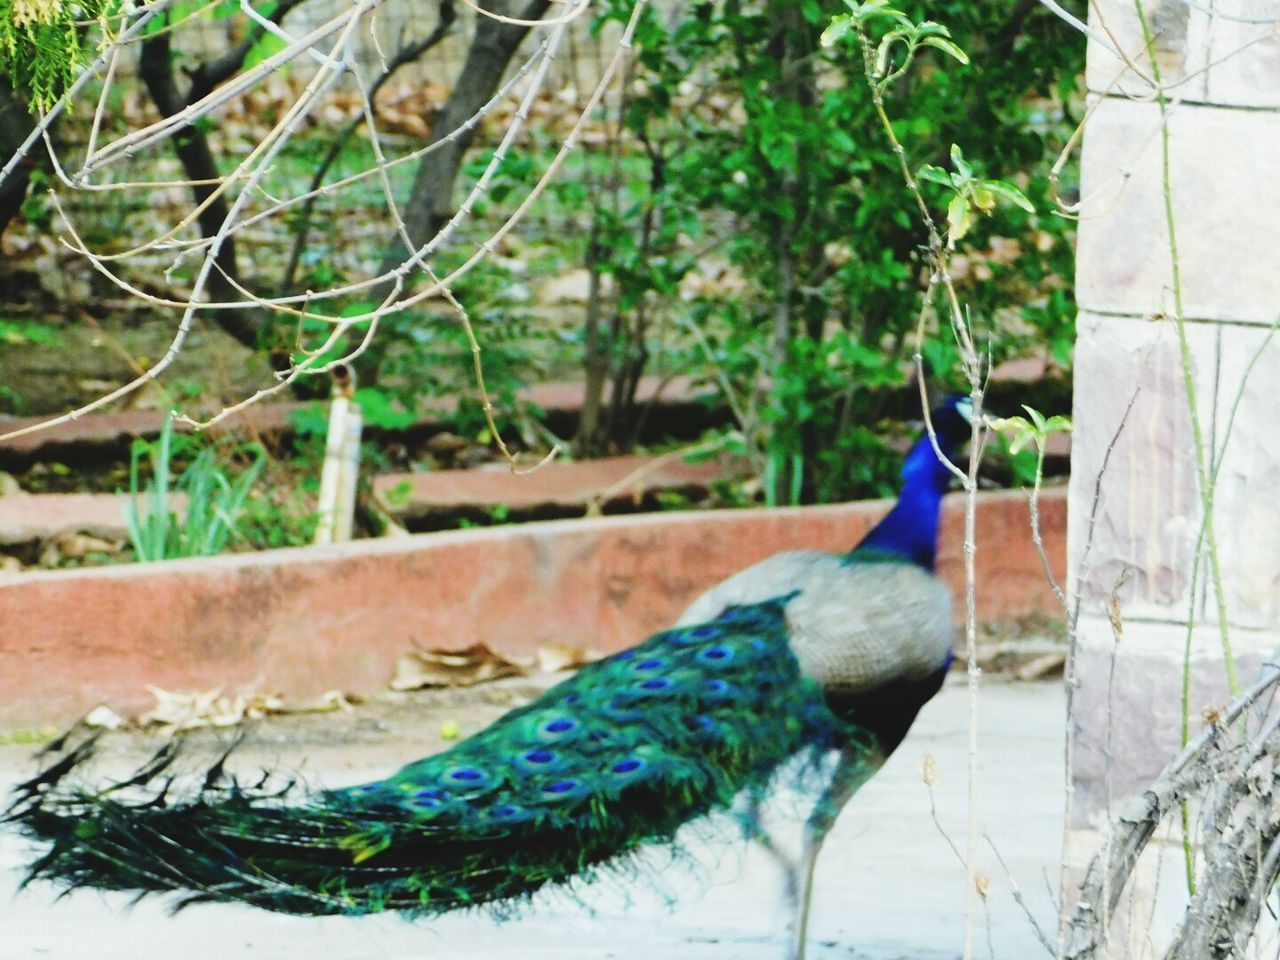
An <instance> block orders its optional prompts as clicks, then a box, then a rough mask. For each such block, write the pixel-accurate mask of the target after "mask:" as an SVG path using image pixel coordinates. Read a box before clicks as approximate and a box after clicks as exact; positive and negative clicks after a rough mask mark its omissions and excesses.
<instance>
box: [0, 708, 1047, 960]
mask: <svg viewBox="0 0 1280 960" xmlns="http://www.w3.org/2000/svg"><path fill="white" fill-rule="evenodd" d="M980 715H981V730H982V753H981V755H982V764H981V767H982V773H981V784H980V799H979V810H980V813H981V817H982V820H983V823H984V826H985V829H986V831H987V833H988V834H989V836H990V838H991V840H992V841H993V842H994V844H995V846H996V847H997V848H998V849H999V851H1000V854H1001V855H1002V856H1003V858H1004V860H1005V862H1006V863H1007V865H1008V868H1009V870H1010V871H1011V872H1012V875H1013V878H1014V879H1015V880H1016V882H1017V884H1018V885H1019V886H1020V887H1021V889H1022V891H1023V892H1024V895H1025V897H1026V898H1027V900H1028V902H1029V905H1030V907H1031V909H1032V910H1033V912H1034V913H1035V915H1036V917H1037V918H1038V920H1039V921H1040V923H1041V925H1042V926H1043V927H1044V929H1045V930H1046V931H1047V932H1048V933H1049V934H1050V936H1052V934H1053V930H1054V922H1055V921H1054V917H1055V909H1054V907H1053V905H1052V904H1051V903H1050V899H1049V895H1048V893H1047V891H1046V879H1045V878H1046V876H1047V877H1048V880H1049V882H1050V883H1052V884H1053V885H1054V886H1056V882H1057V864H1058V862H1059V851H1060V846H1061V822H1062V812H1063V792H1062V754H1063V717H1064V705H1063V696H1062V691H1061V687H1060V686H1059V685H1058V684H1022V685H1002V684H992V685H990V686H987V687H985V688H984V690H983V691H982V694H981V698H980ZM967 717H968V697H967V694H966V691H965V689H964V687H963V685H962V684H953V685H948V686H947V687H946V688H945V689H944V690H943V692H942V693H941V694H940V695H939V696H938V698H937V699H936V700H935V701H934V702H933V703H932V704H930V705H929V706H928V707H926V708H925V711H924V712H923V713H922V715H921V717H920V719H919V721H918V722H917V724H916V727H915V729H914V730H913V731H912V733H911V735H910V736H909V737H908V738H907V741H906V743H905V744H904V745H903V746H902V748H901V749H900V750H899V751H898V753H897V754H896V755H895V756H894V757H893V759H892V760H891V761H890V763H889V764H888V766H887V767H886V768H885V769H884V770H883V771H882V772H881V773H880V774H879V775H878V776H877V777H876V778H875V779H873V780H872V781H871V783H870V784H869V785H868V786H866V787H864V788H863V790H862V791H861V792H860V793H859V794H858V796H857V797H855V798H854V800H853V801H852V802H851V803H850V804H849V806H848V807H847V808H846V809H845V812H844V815H843V816H842V817H841V819H840V822H839V824H838V826H837V828H836V830H835V832H834V833H833V834H832V837H831V838H830V840H829V842H828V844H827V848H826V850H825V851H824V853H823V858H822V860H821V862H820V867H819V878H818V886H817V894H816V899H815V903H814V916H813V923H812V935H813V936H812V940H811V952H810V960H836V958H843V960H950V958H954V957H957V956H959V955H960V951H961V945H962V942H963V914H964V892H965V891H964V870H963V867H962V866H961V865H960V863H959V861H958V859H957V856H956V854H955V853H954V852H953V851H952V849H951V847H950V846H949V844H948V841H947V839H945V838H944V836H943V835H942V833H941V832H940V830H939V829H938V827H936V826H935V825H934V823H933V820H932V819H931V816H930V797H929V792H928V790H927V789H926V788H925V786H924V784H923V782H922V779H921V775H920V770H921V765H922V761H923V759H924V757H925V755H926V754H931V755H932V756H933V757H934V759H935V761H936V769H937V777H938V784H937V786H936V787H935V788H934V791H933V793H934V799H935V801H936V804H937V808H938V820H939V821H940V823H941V824H942V827H943V828H944V829H945V830H946V831H947V833H948V834H949V835H950V837H951V838H952V840H954V841H955V843H956V844H957V846H959V847H960V849H962V850H963V848H964V844H965V829H966V822H967V810H968V805H967V785H966V769H967V732H966V724H967ZM6 753H8V751H6ZM5 764H6V765H4V766H0V789H3V790H4V791H6V792H7V790H8V788H9V787H10V786H11V785H12V784H13V783H14V782H16V781H17V780H18V779H19V778H20V777H21V776H23V775H24V774H25V773H26V772H27V771H26V770H25V769H22V768H21V767H20V766H15V765H14V763H13V762H12V760H8V761H5ZM344 767H345V769H343V770H342V771H341V776H338V775H335V776H334V777H333V778H332V781H331V782H333V783H337V782H339V781H341V780H345V779H352V778H351V769H350V765H349V764H348V765H344ZM321 772H322V773H323V771H321ZM793 799H794V798H793ZM793 811H794V804H793V803H791V802H789V800H788V799H787V798H781V799H780V800H779V801H778V804H777V810H776V811H775V815H781V816H783V817H785V816H786V815H787V814H788V813H789V812H793ZM731 829H732V828H731V826H728V827H726V828H725V830H723V831H720V832H721V833H725V834H727V833H729V832H730V830H731ZM713 832H714V831H713ZM792 832H793V833H794V830H792ZM706 833H707V830H706V829H705V828H704V829H703V830H700V831H696V834H706ZM696 834H695V832H694V831H690V837H689V844H688V845H689V847H690V850H691V852H692V853H693V854H694V856H693V858H692V861H691V862H690V861H689V859H688V858H682V859H680V860H677V861H674V862H673V861H672V860H671V859H670V857H669V856H665V855H657V856H651V857H648V858H646V859H645V860H644V861H643V862H642V864H641V867H640V871H639V872H640V873H641V876H640V877H633V876H628V875H627V874H621V875H619V876H617V877H614V878H613V879H611V880H609V881H606V882H603V883H598V884H595V885H593V886H591V887H586V888H583V889H581V890H577V891H574V895H576V896H577V898H578V899H575V898H574V896H571V895H568V894H566V893H563V892H560V893H555V894H551V895H546V896H540V897H539V898H538V899H537V900H536V901H535V903H534V904H533V905H532V906H531V907H529V908H528V909H527V910H525V911H523V912H522V914H521V916H520V917H519V918H517V919H514V920H508V921H506V922H501V923H499V922H496V921H494V920H493V919H492V918H490V917H488V916H485V915H463V916H451V917H446V918H442V919H437V920H433V921H429V922H427V921H423V922H419V923H408V922H405V921H403V920H400V919H398V918H396V917H385V916H383V917H371V918H361V919H346V918H324V919H309V918H293V917H282V916H276V915H273V914H268V913H264V912H260V911H256V910H252V909H248V908H240V907H235V906H225V905H215V906H199V907H194V908H192V909H190V910H187V911H186V912H184V913H181V914H178V915H176V916H171V915H170V914H169V913H168V911H167V908H166V904H165V903H164V901H159V900H151V901H146V902H143V903H141V904H138V905H137V906H135V907H133V908H132V909H130V908H129V907H128V899H127V898H126V897H123V896H119V895H114V894H113V895H103V894H98V893H95V892H83V891H81V892H77V893H74V894H72V895H71V896H69V897H66V898H64V899H62V900H55V898H54V891H53V890H52V889H51V888H50V887H47V886H43V885H41V886H37V887H35V888H32V889H29V890H26V891H24V892H21V893H16V892H15V888H16V885H17V879H18V875H19V870H20V868H21V865H22V864H23V863H24V862H26V861H27V860H28V859H29V856H30V854H31V852H32V851H31V849H30V848H29V847H28V846H27V845H26V844H24V843H23V842H22V841H19V840H17V839H16V838H14V837H12V836H8V835H5V836H0V957H4V958H6V960H28V958H31V960H152V958H155V960H170V958H172V960H234V958H239V957H255V958H257V957H261V958H264V960H411V958H413V960H418V958H423V960H425V958H454V957H458V958H474V960H485V958H489V960H497V958H522V960H551V958H555V960H605V958H613V960H712V958H716V960H738V958H741V960H781V958H782V957H783V955H784V949H785V948H784V944H785V942H786V941H785V938H784V936H783V931H784V928H785V922H786V920H785V912H784V910H783V907H782V902H781V901H782V898H781V895H780V890H781V887H780V883H779V875H778V872H777V868H776V866H775V864H774V863H773V861H772V860H771V859H770V858H769V857H768V856H767V855H765V854H763V853H762V852H761V851H760V850H759V849H758V848H756V847H752V848H750V849H747V848H745V847H744V845H743V844H742V843H741V842H724V841H723V840H721V841H719V842H711V843H708V841H707V840H706V839H705V837H703V836H699V835H696ZM978 860H979V864H980V870H981V872H982V873H984V874H986V875H987V876H988V877H989V878H990V885H989V890H988V908H987V911H986V913H980V914H979V916H978V920H977V924H976V927H975V938H976V944H977V950H976V951H975V956H977V957H986V956H995V957H998V958H1001V960H1005V958H1008V960H1028V958H1034V957H1037V956H1044V955H1045V954H1044V951H1043V949H1042V948H1041V947H1040V946H1039V944H1038V943H1037V941H1036V938H1035V935H1034V934H1033V932H1032V931H1031V928H1030V925H1029V923H1028V921H1027V918H1026V916H1025V914H1024V913H1023V911H1022V910H1021V909H1020V908H1019V907H1018V906H1017V905H1016V904H1015V902H1014V901H1013V898H1012V896H1011V890H1010V881H1009V879H1008V877H1007V875H1006V873H1005V871H1004V869H1003V868H1002V867H1001V866H1000V864H999V863H998V862H997V861H996V859H995V856H994V855H993V854H992V852H991V846H989V845H988V844H987V843H986V842H985V841H984V842H983V843H982V844H981V847H980V850H979V854H978ZM988 944H989V945H990V946H988Z"/></svg>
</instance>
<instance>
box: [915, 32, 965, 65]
mask: <svg viewBox="0 0 1280 960" xmlns="http://www.w3.org/2000/svg"><path fill="white" fill-rule="evenodd" d="M920 44H921V46H925V47H933V48H934V49H936V50H941V51H942V52H943V53H945V54H947V55H948V56H950V57H953V58H954V59H956V60H959V61H960V62H961V63H964V64H967V63H968V62H969V55H968V54H967V53H965V52H964V51H963V50H961V49H960V48H959V47H958V46H956V45H955V43H953V42H952V41H951V40H947V39H945V38H943V37H936V36H935V37H921V38H920Z"/></svg>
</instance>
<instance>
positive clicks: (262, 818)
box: [9, 597, 847, 914]
mask: <svg viewBox="0 0 1280 960" xmlns="http://www.w3.org/2000/svg"><path fill="white" fill-rule="evenodd" d="M787 599H788V598H785V597H784V598H779V599H777V600H771V601H767V602H764V603H759V604H753V605H749V606H741V607H732V608H730V609H728V610H726V611H724V613H722V614H721V615H720V616H719V617H718V618H716V619H715V620H713V621H711V622H709V623H705V624H702V625H695V626H687V627H683V628H679V629H675V630H669V631H666V632H664V633H660V634H657V635H656V636H654V637H652V638H650V639H649V640H647V641H646V642H645V643H643V644H641V645H640V646H638V647H635V648H633V649H631V650H628V651H626V652H624V653H621V654H618V655H616V656H613V657H610V658H608V659H605V660H601V661H599V662H597V663H594V664H591V665H589V666H587V667H586V668H584V669H583V670H581V671H580V672H579V673H577V674H576V675H575V676H574V677H572V678H571V679H569V680H567V681H565V682H564V683H561V684H560V685H558V686H556V687H554V688H552V689H550V690H548V691H547V692H546V693H545V694H544V695H543V696H541V697H540V698H539V699H537V700H536V701H534V702H533V703H530V704H528V705H527V706H524V707H522V708H520V709H517V710H514V711H512V712H510V713H508V714H506V715H505V716H503V717H502V718H501V719H499V720H498V721H497V722H496V723H494V724H493V725H492V726H490V727H489V728H487V729H486V730H484V731H482V732H480V733H479V734H477V735H475V736H473V737H471V738H470V739H468V740H465V741H463V742H462V743H460V744H458V745H457V746H455V747H453V748H452V749H450V750H448V751H445V752H444V753H440V754H437V755H435V756H432V757H428V758H426V759H424V760H419V761H417V762H416V763H412V764H409V765H408V766H406V767H404V768H403V769H401V770H400V771H398V772H397V773H395V774H394V775H392V776H391V777H388V778H387V779H385V780H381V781H378V782H376V783H370V784H365V785H362V786H356V787H351V788H348V789H342V790H332V791H324V792H307V793H304V794H303V795H301V796H294V795H293V794H296V791H291V792H290V794H289V795H274V796H273V795H270V794H264V792H263V791H262V790H254V789H249V788H245V787H243V786H240V785H238V784H236V783H235V782H233V781H230V780H229V779H228V778H225V777H223V776H222V775H221V769H220V765H218V766H216V767H215V769H214V771H211V773H210V775H209V776H208V777H207V778H206V781H205V785H204V788H203V789H202V790H201V791H200V792H199V793H198V795H196V796H195V797H192V798H188V799H169V798H168V797H167V796H166V794H167V792H168V782H167V780H166V779H165V777H166V771H167V769H168V766H169V763H170V761H171V759H172V756H171V752H170V754H166V755H162V756H161V757H159V758H158V759H157V761H155V762H154V763H153V764H151V765H149V767H148V769H146V770H144V771H141V772H140V774H139V775H138V776H135V777H134V778H132V779H131V780H130V781H129V784H128V786H129V787H131V788H133V789H134V790H135V792H136V788H138V787H141V786H146V785H147V784H157V783H158V784H161V787H160V788H159V793H158V795H153V796H151V797H149V798H147V799H145V800H137V799H134V800H127V799H124V796H123V794H124V793H125V792H127V791H123V790H121V789H119V787H116V788H112V789H108V790H102V791H96V792H91V791H88V790H85V789H83V788H77V787H74V786H67V785H64V784H65V782H66V780H67V779H68V775H69V774H70V772H71V771H73V770H74V769H75V768H76V767H77V766H78V765H79V764H80V763H81V762H82V761H83V759H84V757H85V754H86V752H87V748H85V749H83V750H79V751H75V750H73V751H71V752H70V753H68V754H66V755H64V756H63V757H62V758H61V759H60V760H59V761H57V762H55V763H53V764H52V765H51V766H50V767H49V769H47V770H46V771H45V772H44V773H42V774H41V775H40V776H39V777H37V778H36V779H34V780H32V781H31V782H30V783H28V784H26V785H24V786H23V787H22V788H19V797H18V800H17V801H16V802H15V803H14V805H13V806H12V807H11V809H10V811H9V818H10V819H12V820H15V821H16V822H18V823H19V824H20V825H22V826H23V827H24V828H25V829H26V831H27V832H28V833H29V834H31V835H33V836H35V837H37V838H40V839H43V840H46V841H49V842H50V843H51V844H52V846H51V848H50V850H49V852H48V854H47V855H46V856H44V857H43V858H42V859H41V860H39V861H38V862H37V863H36V864H35V865H34V866H33V868H32V871H31V877H32V878H37V877H43V878H48V879H51V880H54V881H56V882H60V883H63V884H66V885H69V886H81V885H88V886H94V887H99V888H108V889H120V890H134V891H143V892H149V891H180V892H182V893H183V894H184V895H185V898H184V902H190V901H198V900H231V901H240V902H248V903H252V904H255V905H257V906H261V907H266V908H269V909H272V910H280V911H286V912H290V913H303V914H333V913H367V912H372V911H378V910H387V909H396V910H404V911H408V912H410V913H422V914H431V913H438V912H442V911H447V910H451V909H455V908H458V907H466V906H473V905H479V904H485V903H495V902H501V901H509V900H514V899H519V898H522V897H526V896H528V895H529V894H531V893H533V892H534V891H536V890H538V889H539V888H541V887H543V886H544V885H546V884H554V883H559V882H562V881H565V880H568V879H569V878H571V877H574V876H578V875H582V874H584V873H587V872H590V870H591V869H592V868H593V867H595V866H596V865H601V864H605V863H607V862H608V861H610V860H611V859H613V858H616V857H618V856H619V855H622V854H625V853H627V852H628V851H631V850H634V849H636V848H637V847H639V846H640V845H642V844H646V843H652V842H664V841H669V840H671V839H672V838H673V836H674V834H675V832H676V830H677V828H679V827H680V826H681V824H683V823H685V822H687V821H689V820H691V819H693V818H695V817H698V816H701V815H703V814H705V813H709V812H711V811H713V810H716V809H723V808H726V807H728V806H729V804H730V803H731V801H732V800H733V798H734V797H735V796H736V795H737V794H738V793H739V792H741V791H742V790H744V789H751V788H760V787H763V786H764V785H765V784H766V783H767V782H768V780H769V778H770V776H771V775H772V774H773V772H774V770H775V769H776V768H777V767H778V765H779V764H780V763H781V762H782V761H784V760H786V759H787V758H788V757H791V756H792V755H794V754H796V753H797V752H799V751H802V750H803V749H805V748H806V747H818V748H826V747H829V746H831V745H832V744H834V743H835V742H836V740H837V734H838V733H839V731H837V721H836V720H835V718H834V717H833V716H832V714H831V713H830V712H829V710H828V709H827V707H826V705H825V702H824V699H823V694H822V691H821V690H820V689H819V688H818V686H817V684H816V683H815V682H814V681H812V680H810V679H807V678H806V677H804V676H803V675H802V674H801V671H800V668H799V666H798V664H797V661H796V659H795V657H794V656H793V654H792V652H791V649H790V646H789V643H788V628H787V623H786V620H785V619H784V615H783V608H784V606H785V604H786V601H787ZM845 734H846V735H847V731H846V732H845ZM840 739H842V740H843V739H844V737H841V738H840ZM153 794H154V791H153Z"/></svg>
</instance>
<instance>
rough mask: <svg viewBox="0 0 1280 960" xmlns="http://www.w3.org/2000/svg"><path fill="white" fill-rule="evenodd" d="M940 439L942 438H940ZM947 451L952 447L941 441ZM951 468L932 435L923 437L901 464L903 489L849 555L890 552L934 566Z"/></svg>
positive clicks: (892, 555) (914, 561)
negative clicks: (939, 455)
mask: <svg viewBox="0 0 1280 960" xmlns="http://www.w3.org/2000/svg"><path fill="white" fill-rule="evenodd" d="M940 439H941V438H940ZM942 450H943V452H944V453H946V454H948V455H950V454H951V452H952V451H951V450H949V449H948V448H947V445H946V444H943V445H942ZM950 481H951V471H950V470H948V469H947V467H946V465H945V464H944V463H943V462H942V461H941V460H939V459H938V455H937V453H935V452H934V449H933V444H932V443H930V442H929V438H928V437H927V436H926V437H921V438H920V439H919V440H917V441H916V443H915V445H914V446H913V447H912V448H911V450H910V452H908V453H907V457H906V460H905V461H903V464H902V493H901V494H900V495H899V497H898V502H897V504H895V505H894V508H893V509H892V510H890V511H889V513H888V514H887V515H886V516H885V518H884V519H883V520H881V521H880V522H879V523H878V524H876V526H875V527H874V528H873V529H872V530H871V532H870V533H868V534H867V535H866V536H865V537H863V538H862V541H861V542H860V543H859V544H858V545H857V546H856V547H854V548H853V551H852V552H851V553H850V555H849V556H850V559H854V560H856V559H859V558H864V557H865V558H867V559H870V558H871V556H874V555H876V554H881V555H884V554H888V555H889V556H888V557H887V558H886V559H895V560H905V561H907V562H909V563H914V564H916V565H917V566H920V567H923V568H924V569H926V570H933V563H934V555H935V553H936V552H937V546H938V512H939V509H940V508H941V505H942V495H943V494H944V493H946V491H947V487H948V485H949V484H950Z"/></svg>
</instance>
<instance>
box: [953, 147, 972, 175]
mask: <svg viewBox="0 0 1280 960" xmlns="http://www.w3.org/2000/svg"><path fill="white" fill-rule="evenodd" d="M951 165H952V166H953V167H955V168H956V173H958V174H960V176H961V177H962V178H964V179H965V180H972V179H973V167H971V166H969V163H968V161H967V160H965V158H964V151H963V150H961V149H960V144H958V143H953V144H952V145H951Z"/></svg>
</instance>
